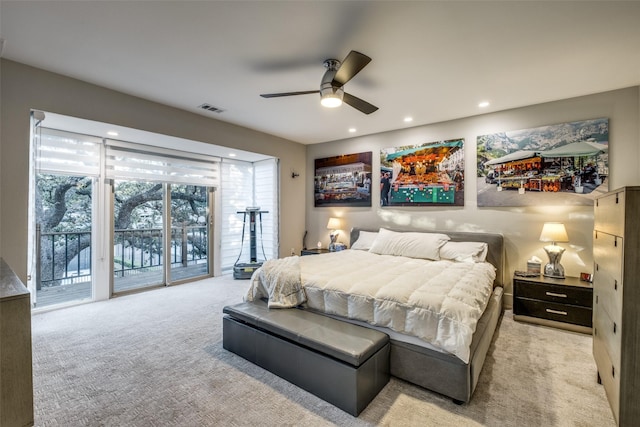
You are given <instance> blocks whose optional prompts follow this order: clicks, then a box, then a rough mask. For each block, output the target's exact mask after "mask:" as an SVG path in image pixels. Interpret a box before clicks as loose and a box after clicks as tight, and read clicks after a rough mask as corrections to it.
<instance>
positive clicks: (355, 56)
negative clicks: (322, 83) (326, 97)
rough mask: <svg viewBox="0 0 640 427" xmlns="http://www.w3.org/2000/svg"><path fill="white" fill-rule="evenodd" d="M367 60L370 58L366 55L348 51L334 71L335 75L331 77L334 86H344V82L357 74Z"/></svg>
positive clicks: (369, 60)
mask: <svg viewBox="0 0 640 427" xmlns="http://www.w3.org/2000/svg"><path fill="white" fill-rule="evenodd" d="M369 62H371V58H369V57H368V56H367V55H365V54H363V53H360V52H358V51H355V50H352V51H351V52H349V54H348V55H347V57H346V58H344V61H342V64H341V65H340V68H338V71H336V75H335V77H334V78H333V84H334V86H344V84H345V83H346V82H348V81H349V80H351V79H352V78H353V76H355V75H356V74H358V73H359V72H360V70H362V69H363V68H364V67H365V66H366V65H367V64H368V63H369Z"/></svg>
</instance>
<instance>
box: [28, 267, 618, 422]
mask: <svg viewBox="0 0 640 427" xmlns="http://www.w3.org/2000/svg"><path fill="white" fill-rule="evenodd" d="M247 286H248V282H247V281H234V280H232V279H231V278H230V277H222V278H215V279H207V280H203V281H200V282H195V283H191V284H186V285H180V286H175V287H171V288H162V289H158V290H153V291H149V292H145V293H139V294H134V295H128V296H123V297H119V298H115V299H112V300H109V301H105V302H99V303H93V304H86V305H82V306H77V307H72V308H67V309H62V310H58V311H51V312H47V313H41V314H36V315H34V316H33V321H32V326H33V352H34V360H33V368H34V372H33V374H34V393H35V421H36V425H37V426H65V427H73V426H119V427H120V426H194V427H195V426H198V427H201V426H272V425H273V426H276V425H277V426H322V425H339V426H369V425H384V426H519V427H520V426H599V427H606V426H614V425H615V423H614V421H613V417H612V415H611V410H610V409H609V405H608V403H607V400H606V398H605V395H604V390H603V388H602V387H601V386H599V385H598V384H597V383H596V368H595V363H594V361H593V357H592V356H591V337H590V336H588V335H583V334H578V333H573V332H567V331H561V330H557V329H552V328H547V327H542V326H535V325H531V324H526V323H520V322H514V321H513V319H512V317H511V312H510V311H507V312H506V313H505V315H504V317H503V319H502V321H501V324H500V327H499V330H498V332H497V333H496V335H495V337H494V342H493V344H492V346H491V349H490V351H489V355H488V357H487V361H486V364H485V367H484V369H483V372H482V374H481V376H480V382H479V384H478V387H477V389H476V392H475V394H474V396H473V398H472V401H471V402H470V403H469V404H465V405H460V406H457V405H455V404H453V403H452V402H451V401H450V400H449V399H447V398H445V397H442V396H439V395H437V394H434V393H431V392H429V391H427V390H424V389H421V388H419V387H416V386H413V385H411V384H409V383H406V382H403V381H400V380H397V379H394V378H392V379H391V381H390V382H389V384H388V385H387V386H386V387H385V388H384V389H383V390H382V392H381V393H380V394H379V395H378V396H377V397H376V399H375V400H374V401H373V402H372V403H371V404H370V405H369V406H368V407H367V409H366V410H365V411H364V412H363V413H362V414H360V416H359V417H358V418H354V417H352V416H350V415H348V414H347V413H345V412H343V411H341V410H339V409H337V408H335V407H333V406H331V405H330V404H328V403H326V402H324V401H322V400H320V399H318V398H317V397H315V396H313V395H311V394H309V393H307V392H305V391H303V390H301V389H299V388H297V387H296V386H293V385H291V384H289V383H288V382H286V381H284V380H282V379H280V378H278V377H276V376H274V375H272V374H271V373H269V372H266V371H264V370H263V369H261V368H259V367H257V366H255V365H253V364H251V363H249V362H247V361H245V360H244V359H242V358H240V357H238V356H236V355H234V354H232V353H229V352H227V351H226V350H224V349H223V348H222V321H221V319H222V307H223V306H224V305H226V304H229V303H235V302H240V301H241V300H242V295H243V293H244V290H245V289H246V287H247ZM311 369H312V368H311Z"/></svg>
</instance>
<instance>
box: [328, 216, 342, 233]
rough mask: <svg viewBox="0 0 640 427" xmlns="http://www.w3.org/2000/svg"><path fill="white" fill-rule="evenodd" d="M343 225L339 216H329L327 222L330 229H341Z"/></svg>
mask: <svg viewBox="0 0 640 427" xmlns="http://www.w3.org/2000/svg"><path fill="white" fill-rule="evenodd" d="M340 227H341V223H340V219H339V218H329V222H328V223H327V228H328V229H329V230H339V229H340Z"/></svg>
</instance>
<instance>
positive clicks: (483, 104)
mask: <svg viewBox="0 0 640 427" xmlns="http://www.w3.org/2000/svg"><path fill="white" fill-rule="evenodd" d="M488 106H489V101H482V102H481V103H480V104H478V107H480V108H487V107H488Z"/></svg>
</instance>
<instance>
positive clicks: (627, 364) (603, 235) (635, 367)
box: [593, 187, 640, 426]
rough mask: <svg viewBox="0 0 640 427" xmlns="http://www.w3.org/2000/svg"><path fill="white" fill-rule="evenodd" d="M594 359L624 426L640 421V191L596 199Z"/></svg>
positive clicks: (618, 192) (626, 189)
mask: <svg viewBox="0 0 640 427" xmlns="http://www.w3.org/2000/svg"><path fill="white" fill-rule="evenodd" d="M594 209H595V212H594V215H595V216H594V235H593V259H594V275H593V356H594V358H595V360H596V364H597V367H598V382H600V383H602V384H603V386H604V388H605V391H606V394H607V398H608V399H609V404H610V405H611V409H612V410H613V414H614V417H615V418H616V421H617V422H618V425H620V426H632V425H634V426H635V425H638V422H639V420H640V403H639V402H640V187H624V188H621V189H618V190H614V191H611V192H609V193H607V194H605V195H602V196H599V197H597V198H596V200H595V208H594Z"/></svg>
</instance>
